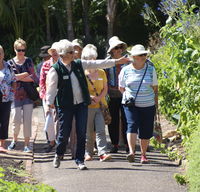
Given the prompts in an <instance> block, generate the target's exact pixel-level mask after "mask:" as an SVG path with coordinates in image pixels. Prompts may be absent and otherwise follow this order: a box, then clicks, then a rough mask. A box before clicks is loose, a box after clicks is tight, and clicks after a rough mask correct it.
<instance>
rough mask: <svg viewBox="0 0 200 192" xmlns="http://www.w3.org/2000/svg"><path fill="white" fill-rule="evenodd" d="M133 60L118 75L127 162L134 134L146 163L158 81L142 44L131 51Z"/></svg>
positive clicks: (130, 157) (131, 158)
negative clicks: (123, 116)
mask: <svg viewBox="0 0 200 192" xmlns="http://www.w3.org/2000/svg"><path fill="white" fill-rule="evenodd" d="M130 53H131V56H132V59H133V63H132V64H130V65H128V66H126V67H124V68H123V69H122V70H121V72H120V74H119V90H120V91H121V92H122V93H123V99H122V104H123V105H124V111H125V114H126V119H127V124H128V129H127V140H128V145H129V149H130V153H129V155H128V156H127V160H128V161H129V162H133V161H134V156H135V154H134V153H135V144H136V137H137V133H138V134H139V138H140V148H141V163H147V162H148V160H147V158H146V151H147V147H148V144H149V139H150V138H151V137H152V135H153V122H154V114H155V110H156V106H157V105H158V82H157V75H156V71H155V68H154V66H153V65H152V63H151V62H150V61H149V60H148V59H147V53H149V52H148V51H147V50H145V48H144V46H143V45H139V44H138V45H135V46H133V48H132V50H131V52H130Z"/></svg>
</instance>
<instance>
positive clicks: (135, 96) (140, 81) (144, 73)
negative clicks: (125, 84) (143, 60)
mask: <svg viewBox="0 0 200 192" xmlns="http://www.w3.org/2000/svg"><path fill="white" fill-rule="evenodd" d="M147 68H148V64H146V69H145V71H144V74H143V76H142V79H141V81H140V84H139V87H138V90H137V92H136V94H135V100H136V97H137V95H138V93H139V90H140V87H141V85H142V81H143V79H144V76H145V74H146V72H147Z"/></svg>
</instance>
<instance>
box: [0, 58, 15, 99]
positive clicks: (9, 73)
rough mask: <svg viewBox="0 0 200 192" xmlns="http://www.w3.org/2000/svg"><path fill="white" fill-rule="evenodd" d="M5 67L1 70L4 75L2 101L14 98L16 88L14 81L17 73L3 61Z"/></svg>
mask: <svg viewBox="0 0 200 192" xmlns="http://www.w3.org/2000/svg"><path fill="white" fill-rule="evenodd" d="M3 64H4V68H3V69H2V70H0V73H1V75H2V77H3V78H2V80H0V91H1V93H2V101H1V102H8V101H13V100H14V90H13V88H12V83H13V82H16V78H15V74H14V72H13V70H12V68H11V67H10V66H9V65H8V63H6V62H5V61H4V62H3Z"/></svg>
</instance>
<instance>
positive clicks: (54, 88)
mask: <svg viewBox="0 0 200 192" xmlns="http://www.w3.org/2000/svg"><path fill="white" fill-rule="evenodd" d="M58 54H59V55H60V59H59V60H58V62H57V63H55V64H54V65H53V66H52V68H51V69H50V70H49V73H48V75H47V86H48V87H47V95H46V100H47V104H48V106H49V108H50V109H51V108H54V100H55V103H56V107H57V111H58V118H59V126H60V127H59V133H58V138H57V141H58V145H57V147H56V155H55V158H54V161H53V165H54V167H55V168H58V167H59V166H60V159H61V158H62V156H63V155H64V153H65V150H66V144H67V142H68V138H69V135H70V131H71V127H72V119H73V117H74V116H75V121H76V134H77V150H76V156H75V162H76V164H77V165H78V168H79V169H80V170H85V169H87V167H86V166H85V164H84V155H85V139H86V128H87V116H88V105H89V104H90V102H91V101H90V94H89V91H88V86H87V81H86V77H85V74H84V70H85V69H91V68H108V67H113V66H114V65H115V64H123V63H125V62H127V61H129V59H128V58H125V57H123V58H120V59H111V60H108V59H107V60H74V47H73V44H72V43H71V42H69V41H68V40H62V41H60V47H59V49H58Z"/></svg>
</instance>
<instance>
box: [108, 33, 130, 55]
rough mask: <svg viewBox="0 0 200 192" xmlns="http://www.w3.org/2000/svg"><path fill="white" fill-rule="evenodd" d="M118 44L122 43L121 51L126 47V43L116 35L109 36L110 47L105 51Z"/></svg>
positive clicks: (109, 50)
mask: <svg viewBox="0 0 200 192" xmlns="http://www.w3.org/2000/svg"><path fill="white" fill-rule="evenodd" d="M118 45H122V46H123V51H125V49H126V48H127V44H126V43H125V42H123V41H121V40H120V39H119V37H117V36H113V37H111V38H110V39H109V46H110V47H109V49H108V51H107V53H110V52H111V50H112V49H113V48H115V47H116V46H118Z"/></svg>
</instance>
